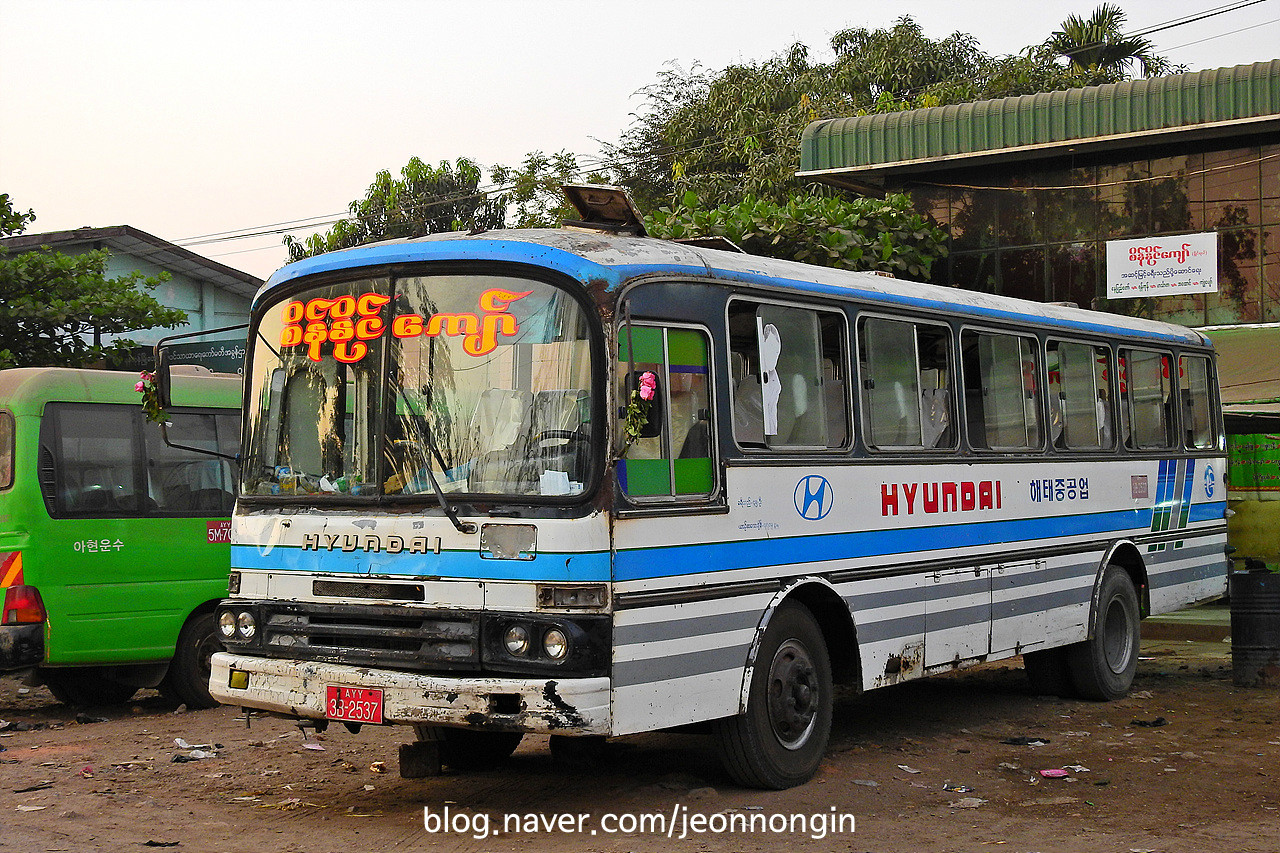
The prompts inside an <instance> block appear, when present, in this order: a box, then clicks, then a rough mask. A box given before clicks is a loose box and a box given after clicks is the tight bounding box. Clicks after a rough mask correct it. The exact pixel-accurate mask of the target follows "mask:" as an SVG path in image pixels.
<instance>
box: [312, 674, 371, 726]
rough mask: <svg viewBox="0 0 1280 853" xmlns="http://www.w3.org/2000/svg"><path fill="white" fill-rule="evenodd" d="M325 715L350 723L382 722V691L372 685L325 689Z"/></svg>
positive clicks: (331, 686)
mask: <svg viewBox="0 0 1280 853" xmlns="http://www.w3.org/2000/svg"><path fill="white" fill-rule="evenodd" d="M324 694H325V695H324V700H325V701H324V707H325V716H327V717H328V718H329V719H331V720H342V721H344V722H348V723H381V722H382V691H381V690H378V689H376V688H371V687H338V686H336V685H332V684H330V685H328V686H327V687H325V689H324Z"/></svg>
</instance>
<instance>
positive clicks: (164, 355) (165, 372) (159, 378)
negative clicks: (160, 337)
mask: <svg viewBox="0 0 1280 853" xmlns="http://www.w3.org/2000/svg"><path fill="white" fill-rule="evenodd" d="M169 366H170V365H169V348H168V347H166V346H163V345H162V344H156V378H155V383H156V393H157V394H159V396H160V408H162V409H168V408H169V407H170V406H172V405H173V394H172V393H171V391H170V371H169Z"/></svg>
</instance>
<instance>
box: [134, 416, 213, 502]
mask: <svg viewBox="0 0 1280 853" xmlns="http://www.w3.org/2000/svg"><path fill="white" fill-rule="evenodd" d="M169 420H170V421H171V422H172V424H173V426H171V427H170V428H169V438H170V440H171V441H174V442H176V443H178V444H182V445H185V446H187V447H198V448H200V449H202V450H209V451H215V452H220V453H225V452H227V451H226V449H224V448H225V445H226V443H227V442H226V439H225V438H224V437H223V436H222V435H221V433H222V431H223V430H225V429H227V427H228V426H229V425H230V426H233V425H234V423H235V416H234V415H219V414H215V413H213V412H209V411H205V412H170V416H169ZM143 436H144V439H145V443H146V451H147V456H146V465H147V497H148V503H149V506H150V508H152V509H155V510H157V511H158V512H161V513H164V514H169V513H176V514H198V515H211V514H212V515H217V514H222V513H230V512H231V509H232V506H233V505H234V503H235V486H234V483H235V472H234V471H233V470H232V465H231V462H230V461H229V460H226V459H219V458H218V457H216V456H205V455H201V454H199V453H193V452H191V451H189V450H185V449H181V448H177V447H170V446H169V445H167V444H165V442H164V438H163V437H162V436H161V434H160V428H159V427H158V426H156V425H155V424H152V423H147V424H145V426H144V428H143ZM231 452H232V453H234V452H235V450H234V449H232V450H231Z"/></svg>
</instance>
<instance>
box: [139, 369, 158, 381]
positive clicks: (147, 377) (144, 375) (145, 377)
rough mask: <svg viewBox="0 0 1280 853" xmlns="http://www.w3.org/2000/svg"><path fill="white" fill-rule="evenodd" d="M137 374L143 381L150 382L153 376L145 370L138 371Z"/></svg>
mask: <svg viewBox="0 0 1280 853" xmlns="http://www.w3.org/2000/svg"><path fill="white" fill-rule="evenodd" d="M138 375H139V376H141V377H142V381H143V382H150V381H151V380H152V379H154V378H155V374H154V373H147V371H145V370H144V371H142V372H141V373H139V374H138Z"/></svg>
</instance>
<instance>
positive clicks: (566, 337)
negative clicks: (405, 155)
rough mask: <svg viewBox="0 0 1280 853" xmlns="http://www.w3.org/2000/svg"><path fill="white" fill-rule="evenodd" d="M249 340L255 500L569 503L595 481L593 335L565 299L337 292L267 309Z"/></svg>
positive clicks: (471, 286) (317, 292)
mask: <svg viewBox="0 0 1280 853" xmlns="http://www.w3.org/2000/svg"><path fill="white" fill-rule="evenodd" d="M254 339H255V346H254V354H253V366H252V368H251V377H250V386H249V406H248V410H247V411H248V416H249V417H250V443H249V446H248V448H247V453H246V460H245V465H244V468H243V470H244V472H245V473H244V477H245V482H244V493H245V494H247V495H290V494H306V495H331V496H344V497H358V498H362V497H376V496H379V495H383V496H387V497H394V496H399V495H407V496H412V495H427V496H430V495H432V494H433V492H434V490H435V486H438V487H439V488H440V489H441V491H443V492H446V493H471V494H491V495H505V496H518V497H526V496H543V497H563V496H572V495H577V494H580V493H581V492H582V490H583V487H584V486H583V484H584V483H585V482H586V480H587V479H588V476H589V474H590V470H589V468H590V458H591V454H590V447H591V411H592V398H591V394H592V390H591V359H590V352H591V346H590V334H589V327H588V323H587V316H586V314H585V312H584V311H583V309H582V307H581V305H580V304H579V303H578V302H577V301H576V300H575V299H574V298H573V297H571V296H570V295H569V294H568V293H566V292H564V291H562V290H560V289H559V288H556V287H553V286H551V285H549V284H545V283H543V282H538V281H531V280H527V279H520V278H512V277H506V276H478V275H432V276H418V277H409V278H401V279H396V280H395V281H394V283H393V282H392V281H391V280H389V279H385V278H381V279H362V280H357V281H351V282H344V283H341V284H331V285H326V286H323V287H315V288H311V289H309V290H306V291H303V292H301V293H298V294H296V295H294V296H293V297H292V298H290V299H287V300H284V301H282V302H281V303H279V304H277V305H274V306H272V307H270V308H268V309H267V310H266V311H265V313H264V314H263V315H262V320H261V323H260V325H259V327H258V329H257V331H256V334H255V336H254ZM383 377H385V378H386V381H385V383H384V382H383V381H382V380H383ZM384 386H385V387H384ZM433 480H434V485H433Z"/></svg>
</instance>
